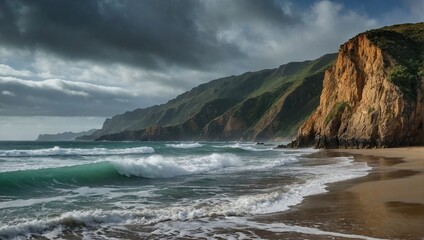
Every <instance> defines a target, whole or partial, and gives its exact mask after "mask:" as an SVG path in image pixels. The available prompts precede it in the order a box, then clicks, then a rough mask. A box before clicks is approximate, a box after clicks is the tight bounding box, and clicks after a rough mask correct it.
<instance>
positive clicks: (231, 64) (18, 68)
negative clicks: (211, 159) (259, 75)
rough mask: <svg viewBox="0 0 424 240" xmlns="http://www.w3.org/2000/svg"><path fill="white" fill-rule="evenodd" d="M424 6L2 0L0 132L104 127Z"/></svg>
mask: <svg viewBox="0 0 424 240" xmlns="http://www.w3.org/2000/svg"><path fill="white" fill-rule="evenodd" d="M423 12H424V0H350V1H348V0H344V1H343V0H333V1H331V0H260V1H259V0H231V1H224V0H154V1H150V0H121V1H114V0H72V1H68V0H37V1H33V0H2V1H0V140H33V139H35V138H36V137H37V135H38V134H40V133H57V132H63V131H68V130H72V131H83V130H88V129H91V128H100V127H101V125H102V122H103V121H104V119H105V118H106V117H111V116H113V115H115V114H119V113H123V112H125V111H130V110H134V109H136V108H143V107H148V106H151V105H155V104H161V103H165V102H167V101H168V100H170V99H172V98H174V97H176V96H177V95H179V94H181V93H183V92H185V91H188V90H190V89H191V88H193V87H195V86H197V85H199V84H201V83H205V82H208V81H210V80H212V79H216V78H219V77H224V76H228V75H236V74H241V73H243V72H247V71H254V70H260V69H264V68H275V67H278V66H279V65H281V64H285V63H288V62H292V61H304V60H311V59H316V58H318V57H320V56H322V55H324V54H327V53H333V52H337V50H338V48H339V46H340V45H341V44H342V43H344V42H345V41H347V40H348V39H350V38H352V37H354V36H355V35H357V34H358V33H360V32H363V31H366V30H369V29H373V28H378V27H382V26H386V25H392V24H398V23H406V22H422V21H424V14H422V13H423Z"/></svg>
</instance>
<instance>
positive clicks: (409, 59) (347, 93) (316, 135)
mask: <svg viewBox="0 0 424 240" xmlns="http://www.w3.org/2000/svg"><path fill="white" fill-rule="evenodd" d="M423 60H424V23H417V24H402V25H395V26H391V27H384V28H381V29H377V30H372V31H368V32H365V33H362V34H359V35H357V36H356V37H354V38H352V39H351V40H349V41H348V42H346V43H345V44H343V45H342V46H341V47H340V49H339V53H338V56H337V60H336V63H335V64H334V66H333V67H332V68H331V69H329V70H327V71H326V73H325V77H324V81H323V90H322V93H321V97H320V105H319V107H318V108H317V110H316V111H315V112H314V113H313V114H312V115H311V116H310V117H309V118H308V119H307V120H306V122H305V123H304V124H303V125H302V126H301V127H300V129H299V131H298V137H297V138H296V140H294V141H293V142H292V143H291V144H290V145H291V146H292V147H310V146H314V147H316V148H373V147H397V146H410V145H422V144H424V130H423V121H424V84H423V82H424V81H423V71H424V70H423V69H424V62H423Z"/></svg>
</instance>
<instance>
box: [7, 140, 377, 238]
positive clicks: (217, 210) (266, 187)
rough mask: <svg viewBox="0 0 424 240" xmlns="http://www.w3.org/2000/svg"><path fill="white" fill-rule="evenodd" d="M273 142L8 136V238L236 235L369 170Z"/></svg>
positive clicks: (351, 162)
mask: <svg viewBox="0 0 424 240" xmlns="http://www.w3.org/2000/svg"><path fill="white" fill-rule="evenodd" d="M275 146H276V144H274V143H266V144H265V145H256V144H255V143H237V142H0V216H1V217H0V238H2V239H3V238H17V239H20V238H23V239H25V238H29V237H46V238H55V237H59V238H60V237H67V236H68V237H69V236H78V237H77V238H84V237H85V238H87V239H90V238H110V237H113V236H115V237H116V236H121V238H138V237H143V238H145V237H147V238H158V239H161V238H169V237H175V236H179V237H181V238H216V237H223V238H228V237H236V238H238V237H240V236H242V234H241V233H240V231H238V230H237V228H238V226H241V225H240V224H235V223H237V222H243V221H245V220H246V218H250V217H254V216H257V215H262V214H268V213H274V212H279V211H285V210H287V209H289V208H290V207H291V206H294V205H296V204H299V203H300V202H301V201H302V200H303V198H304V197H306V196H308V195H311V194H317V193H321V192H325V186H326V184H327V183H330V182H335V181H341V180H345V179H350V178H354V177H359V176H364V175H366V174H367V171H368V170H369V168H368V167H367V166H366V164H365V163H357V162H353V161H352V159H351V158H330V159H319V158H311V157H307V155H308V154H310V153H312V152H315V151H316V150H312V149H303V150H288V149H285V150H284V149H274V148H275ZM229 220H231V224H230V223H229V222H228V221H229ZM226 221H227V222H226ZM199 223H202V224H201V225H202V227H199ZM181 224H184V227H182V225H181ZM222 224H224V225H222ZM230 225H231V227H229V226H230ZM205 226H206V227H205ZM226 227H228V228H231V231H229V232H228V233H226V234H227V235H225V234H224V235H222V234H223V233H219V232H220V231H216V229H222V228H226ZM181 228H184V229H181ZM217 234H220V235H219V236H218V235H217ZM130 236H131V237H130ZM250 237H252V236H250ZM118 238H120V237H118Z"/></svg>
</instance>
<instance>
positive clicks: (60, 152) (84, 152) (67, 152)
mask: <svg viewBox="0 0 424 240" xmlns="http://www.w3.org/2000/svg"><path fill="white" fill-rule="evenodd" d="M154 151H155V150H154V149H153V148H152V147H134V148H120V149H107V148H88V149H86V148H61V147H58V146H54V147H52V148H45V149H26V150H0V157H40V156H72V155H81V156H97V155H118V154H138V153H154Z"/></svg>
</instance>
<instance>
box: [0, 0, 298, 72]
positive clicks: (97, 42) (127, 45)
mask: <svg viewBox="0 0 424 240" xmlns="http://www.w3.org/2000/svg"><path fill="white" fill-rule="evenodd" d="M235 2H236V3H235ZM235 2H234V1H225V2H224V1H221V2H220V3H219V8H220V9H211V8H214V7H216V6H212V5H214V4H211V3H212V2H211V3H208V1H204V2H202V1H194V0H172V1H168V0H155V1H136V0H135V1H130V0H127V1H125V0H124V1H108V0H93V1H86V0H72V1H67V0H40V1H33V0H16V1H1V3H0V35H1V38H0V42H1V43H2V44H7V45H9V46H13V47H19V48H26V49H31V50H34V49H43V50H46V51H49V52H51V53H55V54H58V55H60V56H63V57H66V58H70V59H78V60H80V59H88V60H94V61H104V62H119V63H128V64H133V65H137V66H140V67H144V68H160V67H165V66H169V65H178V66H184V67H190V68H207V67H208V66H210V65H211V64H212V65H213V64H214V63H216V62H219V61H223V60H227V59H228V58H231V59H233V58H242V57H244V53H243V52H242V51H240V49H239V46H238V45H237V44H235V43H232V42H228V41H220V39H218V38H217V36H218V34H219V31H220V30H221V26H223V25H225V24H231V22H232V21H233V19H238V20H241V21H249V19H252V18H253V19H260V20H261V21H265V22H268V23H269V24H274V25H275V24H277V25H287V24H289V23H292V22H293V21H296V20H295V19H293V18H291V17H289V16H286V15H285V13H284V12H283V10H282V9H281V7H280V6H279V5H278V4H277V3H276V2H274V1H253V0H247V1H240V0H238V1H235ZM215 5H216V4H215ZM215 10H216V11H215ZM221 11H222V12H223V13H220V12H221ZM228 11H231V12H228ZM210 13H213V14H210ZM228 13H230V14H228ZM241 13H242V14H241Z"/></svg>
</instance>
